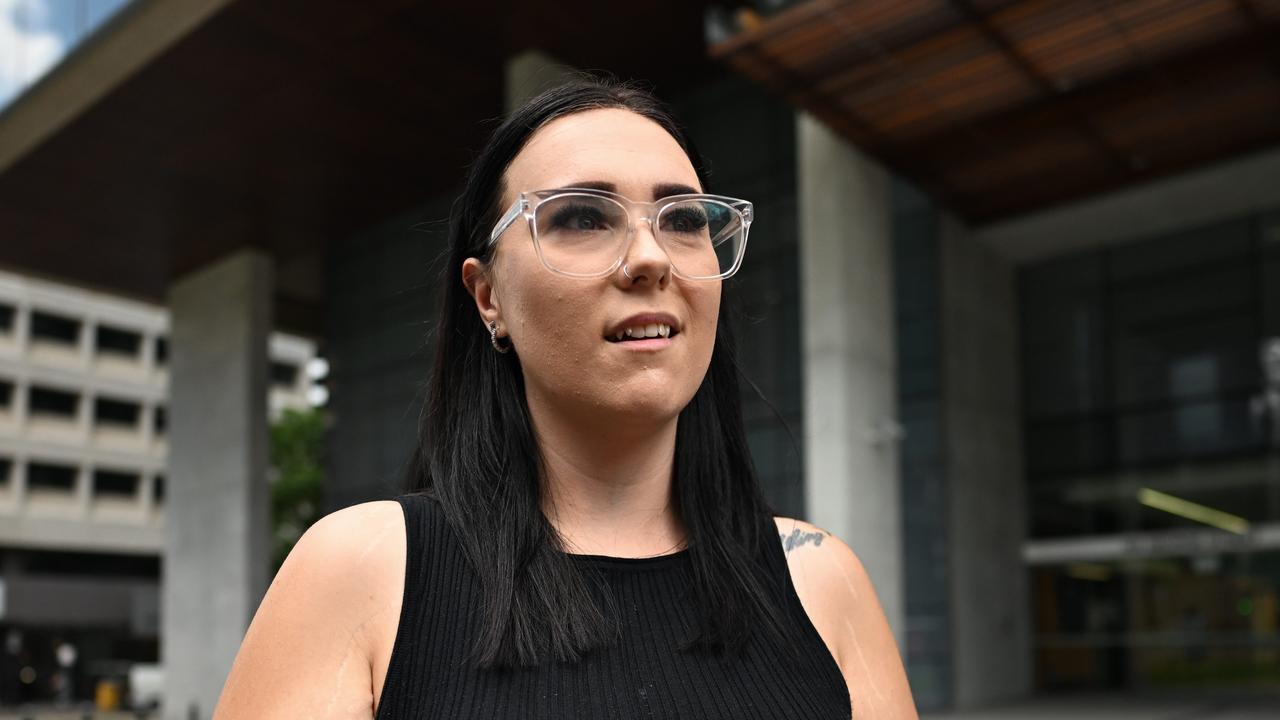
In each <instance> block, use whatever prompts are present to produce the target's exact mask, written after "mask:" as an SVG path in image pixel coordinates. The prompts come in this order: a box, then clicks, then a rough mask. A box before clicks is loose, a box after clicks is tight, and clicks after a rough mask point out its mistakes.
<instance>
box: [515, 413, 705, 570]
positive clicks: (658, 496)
mask: <svg viewBox="0 0 1280 720" xmlns="http://www.w3.org/2000/svg"><path fill="white" fill-rule="evenodd" d="M529 413H530V417H531V419H532V421H533V428H534V433H535V436H536V437H537V442H538V445H539V448H540V449H541V451H542V457H543V463H544V470H545V473H546V476H545V478H544V486H543V488H544V492H543V512H544V513H546V516H547V519H548V520H550V522H551V524H552V526H554V527H555V528H556V530H557V532H559V533H560V537H561V538H562V539H563V540H564V543H565V550H566V551H568V552H571V553H576V554H583V555H609V556H614V557H647V556H652V555H662V554H666V553H668V552H673V551H675V550H676V549H678V548H679V547H683V543H684V539H685V535H684V531H683V529H682V525H681V522H680V518H679V515H678V513H677V512H676V509H675V504H674V503H673V501H672V477H673V470H674V467H675V447H676V419H675V418H671V419H670V420H667V421H662V422H658V423H653V424H650V425H648V426H637V425H629V426H623V425H621V424H619V425H615V426H611V425H610V424H609V423H608V422H601V421H600V419H599V418H592V419H582V420H577V419H574V418H570V417H567V416H565V415H564V414H562V413H556V412H554V411H551V410H550V409H548V408H546V406H545V405H543V404H541V403H536V402H530V404H529ZM632 420H633V421H634V419H632Z"/></svg>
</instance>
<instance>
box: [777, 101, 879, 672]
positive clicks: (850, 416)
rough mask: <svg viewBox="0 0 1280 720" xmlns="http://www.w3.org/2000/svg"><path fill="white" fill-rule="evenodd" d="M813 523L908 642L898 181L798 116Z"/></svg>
mask: <svg viewBox="0 0 1280 720" xmlns="http://www.w3.org/2000/svg"><path fill="white" fill-rule="evenodd" d="M796 136H797V137H796V141H797V144H796V154H797V163H798V168H797V186H798V187H797V194H798V195H799V206H800V207H799V220H800V223H799V224H800V287H801V289H802V292H803V296H802V298H803V299H802V303H803V304H802V313H803V320H802V324H803V327H802V338H803V350H802V356H803V368H804V396H805V399H804V404H805V411H804V412H805V416H804V418H805V438H804V452H805V475H804V480H805V503H806V506H807V514H808V519H809V520H810V521H811V522H813V523H815V524H817V525H819V526H821V527H823V528H825V529H827V530H829V531H831V532H833V533H835V534H836V535H837V536H839V537H840V538H841V539H843V540H844V541H845V542H846V543H848V544H849V546H850V547H851V548H853V550H854V552H855V553H857V554H858V557H859V558H860V559H861V560H862V563H863V565H864V566H866V568H867V571H868V573H869V574H870V576H871V580H872V582H874V583H875V587H876V592H877V594H878V595H879V597H880V601H881V603H882V604H883V606H884V609H885V613H886V615H887V616H888V618H889V624H890V626H891V627H892V628H893V630H894V633H895V634H896V635H897V636H898V643H899V646H900V647H903V646H904V645H903V637H902V630H903V613H904V610H903V593H902V585H903V568H902V564H903V560H902V512H901V500H900V481H899V471H898V448H897V435H898V424H897V419H896V418H897V400H896V387H897V383H896V374H897V373H896V368H895V344H894V343H895V336H894V313H893V292H892V291H893V267H892V261H893V248H892V223H891V208H890V194H889V193H890V187H889V177H888V174H887V173H886V172H885V170H884V169H883V168H881V167H880V166H879V165H877V164H875V163H874V162H872V161H871V160H869V159H867V158H866V157H864V156H863V155H862V154H861V153H859V152H858V151H857V150H856V149H855V148H854V147H853V146H851V145H849V144H848V143H847V142H845V141H844V140H843V139H842V138H840V137H839V136H837V135H836V134H835V133H833V132H832V131H831V130H829V129H828V128H827V127H826V126H825V125H822V124H821V123H820V122H818V121H817V120H815V119H814V118H812V117H810V116H809V115H808V114H804V113H802V114H800V115H799V117H798V118H797V122H796Z"/></svg>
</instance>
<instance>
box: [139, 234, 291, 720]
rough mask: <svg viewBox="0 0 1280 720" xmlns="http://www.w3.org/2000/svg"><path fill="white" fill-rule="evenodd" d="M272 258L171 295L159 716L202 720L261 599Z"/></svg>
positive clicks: (266, 548) (244, 259) (198, 278)
mask: <svg viewBox="0 0 1280 720" xmlns="http://www.w3.org/2000/svg"><path fill="white" fill-rule="evenodd" d="M271 279H272V265H271V259H270V257H268V256H266V255H264V254H263V253H261V252H260V251H258V250H256V249H244V250H240V251H238V252H236V253H234V254H232V255H229V256H227V257H224V258H222V259H221V260H219V261H217V262H215V263H213V264H211V265H208V266H206V267H204V268H202V269H200V270H198V271H196V272H194V273H192V274H190V275H188V276H186V277H184V278H182V279H181V280H178V281H177V282H175V283H174V284H173V285H172V286H171V287H170V289H169V309H170V314H171V315H170V317H171V331H170V363H169V367H170V375H169V408H170V410H169V469H168V472H167V473H166V477H167V478H168V480H167V482H168V487H166V488H165V493H166V502H165V505H166V518H165V556H164V588H163V590H162V592H163V604H162V606H161V622H162V628H163V632H162V640H161V643H162V645H161V662H162V663H163V664H164V667H165V698H164V708H163V717H164V718H165V719H166V720H179V719H183V720H185V718H187V717H188V716H189V714H190V713H191V709H192V708H195V713H196V714H195V715H191V717H199V718H208V717H210V716H211V715H212V714H213V708H214V705H215V704H216V703H217V699H218V695H219V694H220V692H221V690H222V685H223V682H224V681H225V680H226V676H227V672H228V671H229V670H230V669H231V663H232V661H233V660H234V659H235V655H236V652H237V651H238V650H239V647H240V641H241V639H242V638H243V637H244V633H245V631H246V630H247V629H248V626H249V621H250V620H251V619H252V617H253V613H254V611H255V610H256V609H257V607H258V604H259V603H260V602H261V600H262V596H263V595H264V594H265V592H266V589H267V584H268V571H269V567H268V564H269V561H270V557H271V552H270V542H269V541H270V528H269V513H270V505H269V499H270V498H269V495H268V488H267V481H266V465H267V443H268V429H267V424H266V423H267V336H268V330H269V327H270V318H271V305H270V303H271Z"/></svg>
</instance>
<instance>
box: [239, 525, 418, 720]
mask: <svg viewBox="0 0 1280 720" xmlns="http://www.w3.org/2000/svg"><path fill="white" fill-rule="evenodd" d="M403 558H404V520H403V514H402V512H401V510H400V508H399V506H398V504H397V503H395V502H393V501H381V502H371V503H362V504H360V505H355V506H352V507H349V508H345V509H342V510H339V511H337V512H334V513H331V514H329V515H327V516H325V517H324V518H322V519H321V520H320V521H319V522H317V523H316V524H315V525H313V526H312V527H311V528H309V529H308V530H307V532H306V533H305V534H304V535H303V536H302V538H301V539H299V540H298V543H297V545H295V546H294V548H293V551H292V552H291V553H290V554H289V557H288V558H287V559H286V560H285V562H284V565H283V566H282V567H281V568H280V572H279V573H277V574H276V577H275V580H274V581H273V582H272V583H271V587H270V589H268V590H267V593H266V596H265V597H263V600H262V604H261V605H260V606H259V607H258V611H257V613H256V614H255V615H254V618H253V622H252V623H250V625H249V630H248V632H247V633H246V634H245V637H244V642H243V643H242V644H241V646H240V652H239V654H237V655H236V660H235V663H234V664H233V665H232V667H231V672H230V674H229V675H228V677H227V681H226V684H225V685H224V686H223V688H222V696H221V698H220V699H219V701H218V706H217V709H216V710H215V711H214V720H241V718H244V719H245V720H248V719H250V718H252V719H253V720H274V719H276V718H280V719H281V720H283V719H285V718H288V719H289V720H295V719H296V718H302V717H305V718H316V719H317V720H327V719H330V718H332V719H338V718H342V719H344V720H354V719H357V718H359V719H361V720H366V719H370V718H373V716H374V703H375V696H374V693H373V683H372V681H371V677H372V674H371V662H370V658H372V657H373V653H374V652H375V649H376V648H377V647H378V645H379V642H380V640H379V634H378V632H377V631H376V628H377V627H378V626H379V623H380V622H382V618H383V617H385V615H386V613H388V612H391V611H393V610H394V611H398V608H399V604H400V594H401V593H402V592H403V587H402V586H401V585H400V583H398V582H394V581H392V578H396V577H397V569H396V563H397V562H398V563H399V566H398V567H399V568H400V569H401V570H400V572H402V569H403V567H404V566H403V562H404V560H403ZM400 581H401V582H402V578H401V580H400ZM392 585H394V587H391V586H392Z"/></svg>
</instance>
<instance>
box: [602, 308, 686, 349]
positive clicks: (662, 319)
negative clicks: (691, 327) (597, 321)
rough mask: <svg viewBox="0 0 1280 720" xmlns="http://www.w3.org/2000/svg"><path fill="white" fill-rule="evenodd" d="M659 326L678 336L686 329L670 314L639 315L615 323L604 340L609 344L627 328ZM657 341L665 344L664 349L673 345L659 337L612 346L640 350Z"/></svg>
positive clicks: (668, 340) (606, 333)
mask: <svg viewBox="0 0 1280 720" xmlns="http://www.w3.org/2000/svg"><path fill="white" fill-rule="evenodd" d="M658 324H661V325H666V326H668V327H670V328H671V332H672V333H673V334H678V333H679V332H680V331H681V330H683V329H684V328H682V327H680V322H679V321H678V320H676V318H675V316H674V315H672V314H670V313H654V312H648V313H637V314H635V315H632V316H631V317H629V318H627V319H626V320H623V321H622V322H619V323H615V324H614V325H613V326H612V327H610V328H609V329H608V330H606V331H605V333H604V338H605V341H606V342H608V339H609V338H610V337H613V336H614V335H617V334H618V332H619V331H620V330H623V329H625V328H629V327H635V326H636V325H658ZM655 340H662V341H663V343H664V344H663V345H662V347H666V345H669V344H670V343H671V338H663V337H657V338H647V339H645V340H630V341H628V342H625V343H611V344H613V345H637V346H640V347H637V348H636V349H637V350H639V349H641V347H647V346H648V345H649V344H650V343H653V342H654V341H655Z"/></svg>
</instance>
